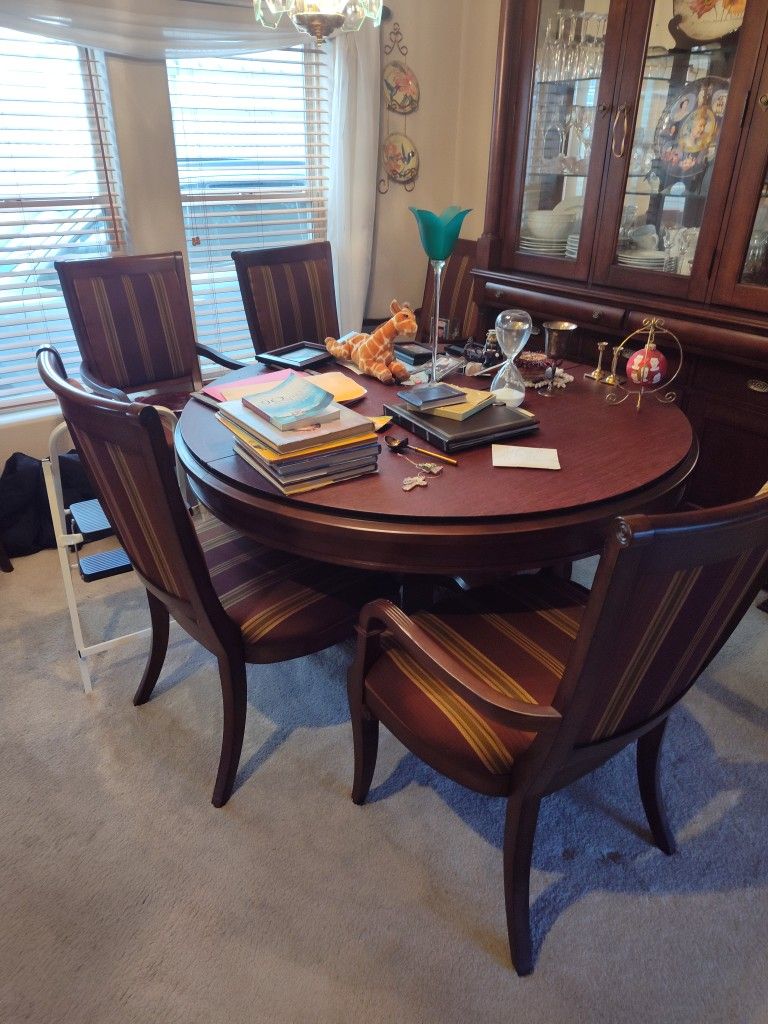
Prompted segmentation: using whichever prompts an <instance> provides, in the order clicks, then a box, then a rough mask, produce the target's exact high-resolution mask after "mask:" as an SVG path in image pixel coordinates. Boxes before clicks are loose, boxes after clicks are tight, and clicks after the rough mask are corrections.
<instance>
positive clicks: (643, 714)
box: [580, 550, 764, 743]
mask: <svg viewBox="0 0 768 1024" xmlns="http://www.w3.org/2000/svg"><path fill="white" fill-rule="evenodd" d="M763 558H764V552H762V551H760V550H757V551H756V550H750V551H746V552H744V553H743V554H742V555H740V556H739V557H738V558H735V559H731V560H728V561H724V562H718V563H715V564H710V565H705V566H698V567H696V568H694V569H690V570H688V571H685V572H672V573H668V574H667V573H665V574H658V575H651V574H647V575H645V576H643V578H642V579H641V581H640V583H639V585H638V587H637V589H636V591H635V593H634V594H633V601H632V607H631V608H630V609H628V612H627V618H626V633H625V634H623V635H619V636H617V637H616V638H615V645H614V648H613V650H612V652H611V653H612V659H611V664H612V672H613V675H612V680H611V687H610V691H609V695H608V698H607V699H606V700H604V701H596V702H595V704H594V706H593V708H592V710H591V714H590V715H589V716H588V718H587V719H586V720H585V722H584V723H583V725H582V729H581V735H580V742H581V743H585V742H586V743H589V742H596V741H599V740H604V739H606V738H608V737H610V736H613V735H617V734H621V733H624V732H627V731H629V730H631V729H633V728H634V727H635V726H637V725H640V724H642V723H643V722H644V721H646V720H647V719H649V718H650V717H652V716H653V715H655V714H657V713H658V712H660V711H663V710H664V709H665V708H667V707H669V706H670V705H671V704H673V703H674V702H675V701H676V700H677V699H678V698H679V697H680V696H681V694H682V693H683V691H684V689H685V688H686V687H687V686H688V685H689V683H690V682H691V679H692V678H695V677H696V675H698V673H699V671H700V670H701V668H702V666H703V665H704V664H705V663H706V661H707V659H708V658H709V656H710V654H711V653H712V651H713V650H714V649H715V646H716V644H717V642H718V638H719V633H720V628H721V627H722V626H723V625H724V623H725V622H726V621H727V619H728V616H729V615H730V613H731V611H732V609H733V608H735V607H736V606H737V605H738V604H739V602H740V601H741V600H742V599H743V598H744V597H745V596H746V592H747V590H748V589H749V587H750V586H751V585H752V580H753V578H754V573H755V571H756V569H757V566H758V565H759V563H760V561H761V560H762V559H763ZM598 692H599V691H598Z"/></svg>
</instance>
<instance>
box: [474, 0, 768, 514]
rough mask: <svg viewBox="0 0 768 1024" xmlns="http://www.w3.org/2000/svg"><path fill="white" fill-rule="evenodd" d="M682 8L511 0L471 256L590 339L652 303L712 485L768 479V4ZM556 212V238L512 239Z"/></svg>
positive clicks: (722, 496) (668, 3)
mask: <svg viewBox="0 0 768 1024" xmlns="http://www.w3.org/2000/svg"><path fill="white" fill-rule="evenodd" d="M678 9H679V8H678ZM694 16H695V12H694V13H692V14H691V18H693V17H694ZM685 27H686V26H685V22H684V19H681V18H680V16H677V17H675V11H674V7H673V0H587V2H586V5H585V4H584V3H581V4H578V3H574V0H504V2H503V4H502V14H501V31H500V42H499V49H498V55H497V79H496V95H495V109H494V126H493V133H492V144H491V157H490V172H489V188H488V200H487V205H486V218H485V227H484V233H483V237H482V239H481V242H480V245H479V249H478V252H479V255H478V263H479V266H478V267H477V268H476V270H475V275H476V288H477V297H478V301H479V302H480V304H481V306H483V307H485V308H486V309H487V310H488V312H489V314H490V313H491V312H492V311H495V310H498V309H503V308H507V307H510V306H520V307H522V308H524V309H527V310H529V312H530V313H531V314H532V315H533V316H535V317H538V318H539V319H547V318H553V317H562V318H568V319H571V320H574V321H575V322H577V323H578V324H579V325H580V327H581V328H582V330H581V331H580V335H579V338H578V341H577V342H576V347H577V349H578V351H577V352H575V353H574V354H575V355H579V356H581V357H582V358H588V359H589V358H592V354H593V353H594V352H595V350H596V343H597V341H599V340H603V339H605V340H608V341H610V342H611V343H612V344H613V343H615V340H616V339H617V338H620V337H622V336H624V335H626V334H628V333H629V332H630V331H632V330H635V329H636V328H637V327H639V326H640V325H641V324H642V320H643V318H644V317H647V316H650V315H655V316H661V317H663V318H664V321H665V324H666V325H667V326H668V327H669V329H670V330H672V331H673V332H674V333H675V334H677V335H678V337H679V338H680V341H681V344H682V345H683V349H684V352H685V375H684V387H683V388H682V391H681V399H680V402H681V405H682V407H683V408H684V409H685V411H686V412H687V413H688V415H689V416H690V418H691V420H692V422H693V423H694V426H695V427H696V429H697V430H698V432H699V435H700V442H701V462H700V465H699V468H698V470H697V473H696V477H695V479H694V481H693V484H692V494H691V500H694V501H697V502H699V503H702V504H712V503H714V502H719V501H724V500H734V499H737V498H740V497H744V496H745V494H747V493H749V490H750V488H752V487H753V485H755V486H756V485H757V484H758V483H763V482H765V479H767V478H768V443H767V442H768V5H766V4H765V2H764V0H747V3H746V8H745V11H744V14H743V21H742V22H741V25H740V26H738V25H737V30H736V31H731V32H730V34H729V35H727V36H725V37H723V38H721V39H717V38H711V39H708V40H705V42H704V44H702V40H701V39H700V38H698V36H697V38H696V39H689V38H687V37H686V36H685V34H684V29H685ZM730 27H731V28H733V22H731V23H730ZM688 28H689V29H690V25H689V26H688ZM705 29H706V25H705ZM708 31H709V32H710V34H711V35H714V36H716V30H715V29H712V28H710V29H708ZM697 32H698V33H699V35H700V34H701V31H700V27H699V26H697ZM553 68H554V69H555V72H556V73H553V71H552V69H553ZM583 68H586V69H587V73H583V72H582V71H580V69H583ZM542 79H544V80H542ZM549 79H552V81H551V82H550V81H549ZM555 86H557V87H558V88H555ZM553 163H554V165H555V166H553ZM557 163H559V164H561V168H558V167H557ZM582 171H583V173H580V172H582ZM577 172H579V173H577ZM641 181H644V182H647V183H648V186H647V188H646V187H638V183H639V182H641ZM542 210H543V211H546V210H550V211H552V213H551V214H544V215H543V216H542V215H541V214H538V216H537V217H533V216H532V214H533V213H534V212H537V211H542ZM564 211H565V212H566V214H565V215H564ZM568 211H571V212H572V219H571V220H570V221H569V220H568V217H567V212H568ZM549 217H551V218H552V224H553V225H554V224H555V223H557V225H558V227H557V228H556V231H560V232H561V233H562V235H563V236H564V237H565V235H566V234H567V236H568V239H569V242H568V255H567V256H566V255H565V251H563V253H562V255H560V254H558V253H556V254H552V253H547V254H546V255H539V254H537V253H536V252H535V251H533V252H532V251H531V249H532V248H535V247H534V246H532V245H531V244H530V243H525V244H523V245H522V247H521V237H523V236H524V237H525V238H528V237H530V236H531V235H533V236H536V235H537V234H538V233H541V234H546V233H547V231H546V228H547V218H549ZM542 224H543V227H542ZM576 238H578V246H577V245H576V242H575V239H576ZM563 250H565V242H563ZM654 251H655V252H656V253H658V257H657V256H654V255H653V253H654ZM620 253H621V254H622V258H621V259H619V258H618V255H619V254H620ZM633 254H635V255H634V257H633ZM627 255H629V257H630V263H629V264H628V263H627ZM678 383H680V382H678ZM763 385H765V390H764V389H763ZM729 453H730V454H729ZM761 478H762V479H761Z"/></svg>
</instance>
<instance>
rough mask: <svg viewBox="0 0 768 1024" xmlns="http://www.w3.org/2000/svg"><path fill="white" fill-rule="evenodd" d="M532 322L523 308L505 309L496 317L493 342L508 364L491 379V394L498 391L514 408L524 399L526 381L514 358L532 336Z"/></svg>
mask: <svg viewBox="0 0 768 1024" xmlns="http://www.w3.org/2000/svg"><path fill="white" fill-rule="evenodd" d="M532 330H533V321H532V320H531V318H530V316H529V314H528V313H526V312H525V310H522V309H505V310H504V312H503V313H499V315H498V316H497V317H496V340H497V341H498V343H499V348H500V349H501V351H502V352H503V353H504V355H505V356H506V357H507V361H506V362H505V363H504V365H503V366H502V367H501V369H500V370H499V371H498V373H497V374H496V376H495V377H494V378H493V383H492V384H491V391H496V392H501V394H500V395H499V397H500V398H502V399H503V400H504V404H505V405H508V406H511V407H512V408H516V407H517V406H518V405H522V403H523V399H524V398H525V381H524V380H523V378H522V375H521V373H520V371H519V370H518V368H517V367H516V366H515V359H516V358H517V356H519V355H520V353H521V352H522V351H523V349H524V348H525V345H526V342H527V341H528V339H529V338H530V336H531V332H532Z"/></svg>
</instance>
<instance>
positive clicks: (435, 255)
mask: <svg viewBox="0 0 768 1024" xmlns="http://www.w3.org/2000/svg"><path fill="white" fill-rule="evenodd" d="M409 210H410V211H411V213H412V214H413V216H414V217H415V218H416V223H417V224H418V225H419V235H420V237H421V244H422V247H423V249H424V252H425V253H426V254H427V256H429V258H430V259H431V260H447V259H448V257H449V256H450V255H451V253H452V252H453V247H454V246H455V245H456V239H457V238H458V237H459V232H460V231H461V225H462V224H463V223H464V218H465V217H466V216H467V214H468V213H469V212H470V211H469V210H462V209H460V208H459V207H458V206H449V207H447V208H446V209H445V210H443V212H442V213H432V211H431V210H418V209H416V207H415V206H410V207H409Z"/></svg>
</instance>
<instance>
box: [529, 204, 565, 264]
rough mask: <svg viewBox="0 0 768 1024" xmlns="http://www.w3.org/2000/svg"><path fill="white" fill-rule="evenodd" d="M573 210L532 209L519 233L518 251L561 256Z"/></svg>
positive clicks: (563, 253) (563, 252)
mask: <svg viewBox="0 0 768 1024" xmlns="http://www.w3.org/2000/svg"><path fill="white" fill-rule="evenodd" d="M572 223H573V211H572V210H570V211H560V210H532V211H531V212H530V213H529V214H528V216H527V217H526V220H525V225H524V228H523V231H522V233H521V235H520V252H525V253H528V254H530V255H536V256H563V255H565V246H566V241H567V239H568V233H569V231H570V229H571V224H572Z"/></svg>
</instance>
